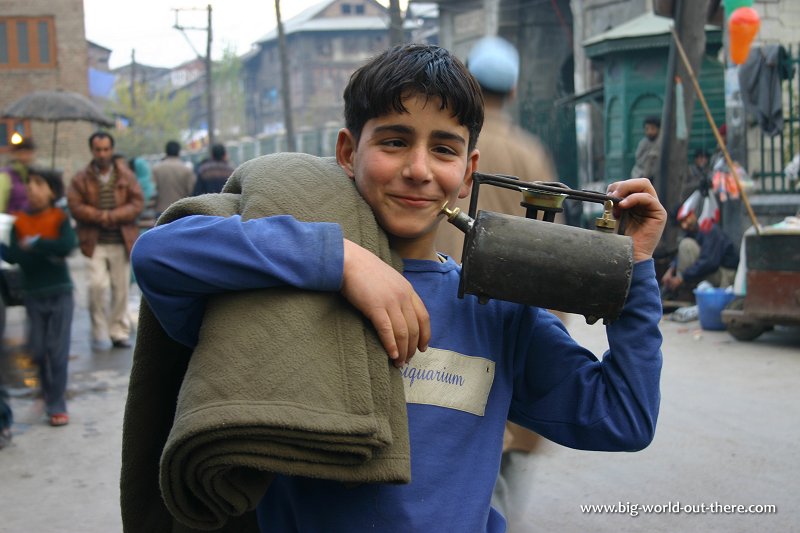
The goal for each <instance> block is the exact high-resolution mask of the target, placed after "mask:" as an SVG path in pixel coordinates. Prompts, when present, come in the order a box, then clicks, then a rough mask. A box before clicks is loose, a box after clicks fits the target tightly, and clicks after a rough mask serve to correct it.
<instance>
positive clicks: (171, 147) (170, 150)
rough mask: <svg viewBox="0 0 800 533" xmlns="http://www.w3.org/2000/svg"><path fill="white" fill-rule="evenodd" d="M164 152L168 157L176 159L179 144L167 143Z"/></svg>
mask: <svg viewBox="0 0 800 533" xmlns="http://www.w3.org/2000/svg"><path fill="white" fill-rule="evenodd" d="M164 151H165V152H166V153H167V155H168V156H170V157H178V155H180V153H181V144H180V143H179V142H178V141H168V142H167V146H166V147H165V148H164Z"/></svg>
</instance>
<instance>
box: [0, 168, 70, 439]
mask: <svg viewBox="0 0 800 533" xmlns="http://www.w3.org/2000/svg"><path fill="white" fill-rule="evenodd" d="M26 189H27V193H28V208H27V209H26V210H25V211H18V212H17V213H15V215H16V217H17V218H16V220H15V221H14V229H13V230H12V232H11V236H10V242H9V246H5V245H3V249H2V253H3V258H4V259H5V260H6V261H8V262H9V263H18V264H19V265H20V268H21V269H22V273H23V278H24V281H23V290H24V294H25V310H26V312H27V316H28V334H29V341H28V347H29V349H30V351H31V355H32V356H33V359H34V361H35V362H36V363H37V364H38V365H39V379H40V381H41V387H42V393H43V395H44V402H45V409H46V413H47V416H48V418H49V422H50V425H51V426H64V425H66V424H68V423H69V415H67V404H66V400H65V398H64V394H65V392H66V388H67V363H68V362H69V345H70V330H71V327H72V310H73V306H74V302H73V297H72V288H73V285H72V278H70V274H69V268H68V266H67V256H68V255H69V254H70V252H71V251H72V250H73V249H74V248H75V247H76V246H77V239H76V237H75V232H74V231H73V229H72V225H71V224H70V220H69V217H68V216H67V214H66V213H65V212H64V210H63V209H60V208H58V207H56V206H55V202H56V201H57V200H58V199H59V198H61V196H62V195H63V194H64V184H63V182H62V181H61V174H59V173H57V172H55V171H51V170H44V169H35V168H32V169H31V170H30V173H29V176H28V182H27V184H26Z"/></svg>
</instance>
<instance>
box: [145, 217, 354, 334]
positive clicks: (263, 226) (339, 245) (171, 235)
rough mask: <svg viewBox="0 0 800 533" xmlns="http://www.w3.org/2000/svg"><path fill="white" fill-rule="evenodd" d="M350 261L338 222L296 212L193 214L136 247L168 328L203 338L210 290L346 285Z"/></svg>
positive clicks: (150, 296)
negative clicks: (308, 219) (301, 218)
mask: <svg viewBox="0 0 800 533" xmlns="http://www.w3.org/2000/svg"><path fill="white" fill-rule="evenodd" d="M343 262H344V249H343V236H342V231H341V228H340V227H339V225H338V224H333V223H312V222H299V221H297V220H295V219H294V218H293V217H290V216H285V215H282V216H274V217H267V218H258V219H251V220H247V221H243V220H242V219H241V217H239V216H238V215H236V216H231V217H212V216H202V215H195V216H188V217H184V218H181V219H178V220H176V221H174V222H171V223H169V224H165V225H162V226H156V227H155V228H153V229H151V230H149V231H146V232H145V233H143V234H142V235H141V236H140V237H139V238H138V239H137V241H136V244H135V245H134V247H133V251H132V253H131V264H132V267H133V271H134V273H135V275H136V280H137V282H138V283H139V286H140V288H141V290H142V294H143V295H144V297H145V299H146V300H147V303H148V304H149V305H150V307H151V308H152V310H153V313H154V314H155V316H156V318H157V319H158V321H159V322H160V323H161V325H162V327H163V328H164V330H165V331H166V332H167V334H168V335H170V336H171V337H172V338H173V339H175V340H177V341H178V342H180V343H182V344H185V345H187V346H190V347H192V346H194V345H195V344H197V338H198V332H199V329H200V323H201V321H202V317H203V313H204V312H205V303H206V300H207V299H208V297H209V296H211V295H213V294H219V293H223V292H234V291H244V290H251V289H265V288H270V287H278V286H287V285H288V286H292V287H296V288H298V289H307V290H317V291H336V290H339V288H340V286H341V281H342V270H343Z"/></svg>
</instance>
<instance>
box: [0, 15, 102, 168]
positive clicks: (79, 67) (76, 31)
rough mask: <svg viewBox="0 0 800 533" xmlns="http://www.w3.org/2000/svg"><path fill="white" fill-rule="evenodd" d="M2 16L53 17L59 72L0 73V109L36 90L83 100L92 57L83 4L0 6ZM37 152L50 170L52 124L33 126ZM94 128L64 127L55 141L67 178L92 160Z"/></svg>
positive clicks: (82, 125)
mask: <svg viewBox="0 0 800 533" xmlns="http://www.w3.org/2000/svg"><path fill="white" fill-rule="evenodd" d="M0 14H2V15H3V16H8V17H13V16H52V17H53V18H54V24H55V40H56V67H55V68H52V69H36V70H33V69H11V70H6V69H0V109H2V108H3V107H5V106H6V105H8V104H9V103H11V102H13V101H14V100H16V99H18V98H20V97H22V96H24V95H25V94H27V93H29V92H32V91H35V90H52V89H59V88H60V89H63V90H65V91H74V92H78V93H80V94H83V95H85V96H88V94H89V87H88V83H89V82H88V74H87V72H88V66H87V61H88V59H87V58H88V52H87V45H86V34H85V31H84V22H83V0H57V1H54V0H0ZM31 125H32V133H33V137H34V138H35V139H36V143H37V145H38V146H39V150H38V153H37V163H39V164H42V165H47V166H50V165H51V161H52V156H53V130H54V128H53V124H52V123H45V122H38V121H35V122H32V123H31ZM93 129H94V126H93V125H91V124H88V123H84V122H61V123H59V125H58V132H57V133H58V137H57V140H56V146H57V153H56V159H55V166H56V167H57V168H60V169H62V170H64V175H65V178H66V179H67V180H68V179H69V177H70V176H71V175H72V174H73V173H74V172H75V171H76V170H77V169H78V168H79V167H81V166H83V165H84V164H86V162H88V159H89V156H90V154H89V150H88V147H87V144H86V139H87V138H88V137H89V135H90V134H91V132H92V130H93Z"/></svg>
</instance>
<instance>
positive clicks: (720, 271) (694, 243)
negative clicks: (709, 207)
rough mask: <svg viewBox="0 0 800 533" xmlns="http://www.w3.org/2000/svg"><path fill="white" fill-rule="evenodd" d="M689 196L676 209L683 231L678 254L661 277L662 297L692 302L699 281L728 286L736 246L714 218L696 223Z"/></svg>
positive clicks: (736, 260)
mask: <svg viewBox="0 0 800 533" xmlns="http://www.w3.org/2000/svg"><path fill="white" fill-rule="evenodd" d="M699 198H700V197H699V196H694V197H690V198H689V199H688V200H687V201H686V202H684V204H683V205H682V206H681V208H680V209H679V210H678V215H677V219H678V222H679V223H680V225H681V229H683V231H684V232H685V233H686V236H685V237H683V238H682V239H681V240H680V242H679V243H678V254H677V255H676V257H675V260H674V261H673V262H672V264H671V265H670V266H669V268H668V269H667V271H666V272H665V273H664V275H663V276H662V278H661V283H662V290H663V293H664V297H665V299H668V300H684V301H693V300H694V298H693V295H692V292H691V291H692V289H694V288H695V287H696V286H697V284H698V283H700V282H701V281H704V280H705V281H708V282H709V283H711V284H712V285H713V286H714V287H723V288H724V287H728V286H730V285H732V284H733V281H734V278H735V277H736V267H737V266H738V265H739V253H738V252H737V250H736V246H735V245H734V244H733V242H732V241H731V240H730V239H729V238H728V236H727V235H725V233H724V232H723V231H722V229H720V227H719V225H718V224H717V223H716V222H714V220H713V219H710V218H708V219H705V223H703V224H700V223H699V222H698V214H697V209H699V208H700V207H699V206H698V205H695V204H696V203H697V202H696V201H695V202H694V203H692V201H693V200H695V199H699Z"/></svg>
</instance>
